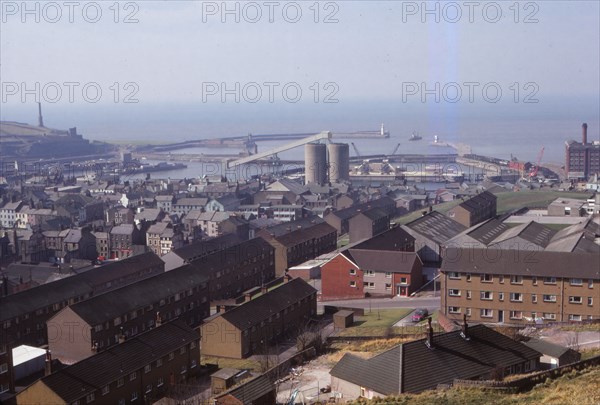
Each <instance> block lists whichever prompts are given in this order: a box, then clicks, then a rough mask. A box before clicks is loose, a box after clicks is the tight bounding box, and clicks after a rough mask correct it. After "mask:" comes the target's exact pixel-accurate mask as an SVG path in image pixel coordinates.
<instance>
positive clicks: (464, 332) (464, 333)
mask: <svg viewBox="0 0 600 405" xmlns="http://www.w3.org/2000/svg"><path fill="white" fill-rule="evenodd" d="M461 329H462V331H461V332H460V335H461V336H462V337H463V338H464V339H466V340H469V324H468V323H467V314H464V315H463V323H462V325H461Z"/></svg>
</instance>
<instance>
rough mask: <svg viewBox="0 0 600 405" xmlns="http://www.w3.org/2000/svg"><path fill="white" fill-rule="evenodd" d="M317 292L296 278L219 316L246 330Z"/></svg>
mask: <svg viewBox="0 0 600 405" xmlns="http://www.w3.org/2000/svg"><path fill="white" fill-rule="evenodd" d="M316 292H317V290H316V289H315V288H313V287H312V286H311V285H309V284H308V283H307V282H306V281H304V280H302V279H300V278H295V279H292V280H290V281H288V282H287V283H284V284H282V285H280V286H279V287H277V288H275V289H273V290H271V291H269V292H267V293H266V294H262V295H260V296H258V297H256V298H254V299H253V300H251V301H249V302H245V303H243V304H242V305H239V306H237V307H235V308H233V309H230V310H229V311H226V312H224V313H222V314H220V315H219V316H221V317H222V318H223V319H225V320H226V321H228V322H229V323H231V324H232V325H234V326H235V327H237V328H238V329H240V330H245V329H249V328H251V327H253V326H255V325H258V324H260V322H261V321H264V320H266V319H268V318H269V317H270V316H272V315H274V314H276V313H279V312H281V311H283V310H284V309H285V308H287V307H289V306H290V305H292V304H295V303H297V302H299V301H300V300H302V299H304V298H306V297H309V296H311V295H312V294H315V293H316Z"/></svg>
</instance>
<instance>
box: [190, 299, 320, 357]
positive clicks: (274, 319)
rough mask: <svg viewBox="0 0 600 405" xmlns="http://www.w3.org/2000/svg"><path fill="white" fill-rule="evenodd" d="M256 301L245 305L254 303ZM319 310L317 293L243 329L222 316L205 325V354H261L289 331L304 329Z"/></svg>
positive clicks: (203, 346) (203, 338)
mask: <svg viewBox="0 0 600 405" xmlns="http://www.w3.org/2000/svg"><path fill="white" fill-rule="evenodd" d="M251 303H252V301H250V303H247V304H242V306H243V305H251ZM316 313H317V296H316V293H315V294H312V295H311V296H310V297H306V298H304V299H302V300H301V301H298V302H296V303H293V304H292V305H291V306H289V307H287V308H284V309H283V310H281V311H279V312H277V313H274V314H273V315H272V316H271V317H270V318H269V319H266V320H264V321H262V322H261V323H260V324H257V325H253V326H251V327H249V328H247V329H244V330H240V329H238V328H237V327H235V326H234V325H232V324H231V323H229V322H228V321H227V320H225V319H224V318H223V317H221V316H217V317H215V318H213V319H211V320H209V321H207V322H206V323H204V324H203V325H202V326H201V335H202V355H205V356H219V357H228V358H238V359H241V358H246V357H248V356H250V355H251V354H260V353H261V352H262V351H263V350H265V349H267V348H268V347H269V346H270V345H272V344H274V343H275V342H277V341H278V340H280V339H281V338H282V337H283V336H284V335H285V334H286V333H288V332H291V331H296V332H297V331H300V330H301V328H302V327H303V326H304V325H305V324H306V322H307V321H308V319H309V318H310V317H312V316H314V315H316Z"/></svg>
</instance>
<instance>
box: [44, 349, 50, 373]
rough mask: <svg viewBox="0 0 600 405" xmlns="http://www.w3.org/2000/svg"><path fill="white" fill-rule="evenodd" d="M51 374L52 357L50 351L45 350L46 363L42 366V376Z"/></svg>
mask: <svg viewBox="0 0 600 405" xmlns="http://www.w3.org/2000/svg"><path fill="white" fill-rule="evenodd" d="M50 374H52V355H51V354H50V350H48V349H46V363H45V366H44V376H47V375H50Z"/></svg>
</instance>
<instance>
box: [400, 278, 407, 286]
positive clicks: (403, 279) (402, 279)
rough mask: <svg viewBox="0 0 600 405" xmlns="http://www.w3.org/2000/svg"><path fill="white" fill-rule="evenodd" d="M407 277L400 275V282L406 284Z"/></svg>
mask: <svg viewBox="0 0 600 405" xmlns="http://www.w3.org/2000/svg"><path fill="white" fill-rule="evenodd" d="M407 283H408V279H407V278H406V277H400V284H407Z"/></svg>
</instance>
